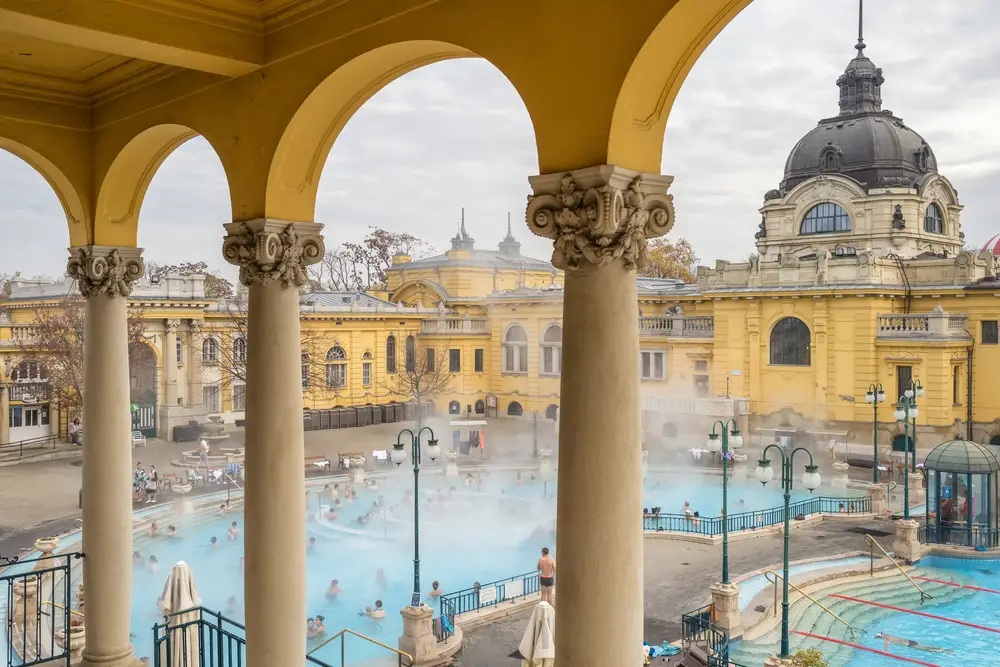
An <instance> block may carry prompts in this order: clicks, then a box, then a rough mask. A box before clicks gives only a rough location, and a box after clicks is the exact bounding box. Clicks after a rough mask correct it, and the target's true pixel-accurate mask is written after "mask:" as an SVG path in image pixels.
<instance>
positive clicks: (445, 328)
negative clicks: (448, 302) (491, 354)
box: [420, 317, 490, 336]
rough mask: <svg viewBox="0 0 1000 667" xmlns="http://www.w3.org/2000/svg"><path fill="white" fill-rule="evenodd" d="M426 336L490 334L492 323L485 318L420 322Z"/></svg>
mask: <svg viewBox="0 0 1000 667" xmlns="http://www.w3.org/2000/svg"><path fill="white" fill-rule="evenodd" d="M420 333H421V335H424V336H428V335H430V336H469V335H486V334H489V333H490V321H489V320H488V319H486V318H485V317H438V318H433V319H428V320H422V321H421V322H420Z"/></svg>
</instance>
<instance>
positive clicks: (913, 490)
mask: <svg viewBox="0 0 1000 667" xmlns="http://www.w3.org/2000/svg"><path fill="white" fill-rule="evenodd" d="M907 475H909V481H910V504H911V505H919V504H921V503H924V502H926V501H927V490H926V489H925V488H924V476H923V475H922V474H921V473H919V472H911V473H907Z"/></svg>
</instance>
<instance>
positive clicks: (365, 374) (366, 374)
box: [361, 361, 372, 387]
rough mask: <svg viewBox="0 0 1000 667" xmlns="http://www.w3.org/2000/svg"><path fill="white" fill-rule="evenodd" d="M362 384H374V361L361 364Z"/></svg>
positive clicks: (368, 385)
mask: <svg viewBox="0 0 1000 667" xmlns="http://www.w3.org/2000/svg"><path fill="white" fill-rule="evenodd" d="M361 384H363V385H364V386H366V387H370V386H371V384H372V362H370V361H366V362H365V363H363V364H361Z"/></svg>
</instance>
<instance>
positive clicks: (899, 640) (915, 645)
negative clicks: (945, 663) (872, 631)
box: [875, 632, 953, 653]
mask: <svg viewBox="0 0 1000 667" xmlns="http://www.w3.org/2000/svg"><path fill="white" fill-rule="evenodd" d="M875 639H881V640H883V641H885V650H886V651H888V650H889V646H890V645H891V644H896V645H898V646H906V647H907V648H912V649H916V650H918V651H927V652H928V653H953V651H952V650H951V649H950V648H943V647H941V646H929V645H927V644H921V643H919V642H917V641H916V640H914V639H906V638H904V637H893V636H892V635H887V634H886V633H884V632H880V633H878V634H877V635H875Z"/></svg>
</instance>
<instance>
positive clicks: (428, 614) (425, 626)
mask: <svg viewBox="0 0 1000 667" xmlns="http://www.w3.org/2000/svg"><path fill="white" fill-rule="evenodd" d="M399 615H400V616H402V617H403V634H402V635H400V636H399V642H398V644H399V650H400V651H403V652H404V653H409V654H410V655H412V656H413V664H414V665H427V664H430V663H432V662H434V660H435V659H436V658H437V637H435V636H434V627H433V625H432V623H431V620H432V619H433V617H434V609H433V608H432V607H428V606H427V605H421V606H419V607H403V608H402V609H401V610H400V612H399Z"/></svg>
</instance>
